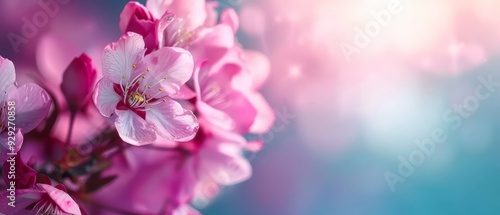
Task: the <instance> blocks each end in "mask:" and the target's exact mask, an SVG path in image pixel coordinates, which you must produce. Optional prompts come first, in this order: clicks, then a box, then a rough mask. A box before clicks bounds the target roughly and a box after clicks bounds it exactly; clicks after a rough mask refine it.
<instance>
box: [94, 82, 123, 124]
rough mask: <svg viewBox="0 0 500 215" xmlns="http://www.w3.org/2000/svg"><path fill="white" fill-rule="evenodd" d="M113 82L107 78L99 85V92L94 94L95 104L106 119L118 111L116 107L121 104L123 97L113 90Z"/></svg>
mask: <svg viewBox="0 0 500 215" xmlns="http://www.w3.org/2000/svg"><path fill="white" fill-rule="evenodd" d="M113 85H114V84H113V82H111V81H110V80H109V79H107V78H103V79H101V80H100V81H99V83H98V84H97V90H96V91H95V94H94V103H95V105H96V107H97V109H98V110H99V112H101V114H102V115H103V116H105V117H110V116H111V114H113V113H114V112H115V110H116V105H117V104H118V102H120V100H121V97H120V96H119V95H118V94H117V93H116V92H115V90H114V89H113Z"/></svg>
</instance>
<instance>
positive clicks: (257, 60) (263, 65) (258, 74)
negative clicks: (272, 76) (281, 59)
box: [243, 50, 271, 89]
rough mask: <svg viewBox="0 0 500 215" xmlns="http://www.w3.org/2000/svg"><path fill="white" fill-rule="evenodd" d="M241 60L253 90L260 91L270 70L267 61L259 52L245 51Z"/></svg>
mask: <svg viewBox="0 0 500 215" xmlns="http://www.w3.org/2000/svg"><path fill="white" fill-rule="evenodd" d="M243 60H244V61H245V66H246V69H247V70H248V72H249V73H250V74H251V78H252V87H253V89H260V88H261V87H262V86H263V85H264V83H265V82H266V80H267V78H268V77H269V72H270V69H271V64H270V62H269V59H268V58H267V57H266V56H265V55H264V54H262V53H260V52H256V51H249V50H245V51H244V53H243Z"/></svg>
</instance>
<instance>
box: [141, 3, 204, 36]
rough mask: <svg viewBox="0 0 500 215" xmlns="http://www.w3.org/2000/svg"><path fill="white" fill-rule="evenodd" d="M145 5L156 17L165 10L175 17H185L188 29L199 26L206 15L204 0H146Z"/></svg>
mask: <svg viewBox="0 0 500 215" xmlns="http://www.w3.org/2000/svg"><path fill="white" fill-rule="evenodd" d="M146 7H147V8H148V9H149V10H150V11H151V13H152V14H153V16H155V17H156V18H160V17H162V16H163V15H164V14H165V13H166V12H167V11H169V12H172V13H174V14H175V16H176V17H179V18H183V19H186V21H188V22H189V23H190V24H189V26H190V29H191V30H192V29H195V28H197V27H200V26H202V25H203V23H204V22H205V19H206V17H207V14H206V11H205V0H182V1H178V0H177V1H172V0H148V1H147V2H146Z"/></svg>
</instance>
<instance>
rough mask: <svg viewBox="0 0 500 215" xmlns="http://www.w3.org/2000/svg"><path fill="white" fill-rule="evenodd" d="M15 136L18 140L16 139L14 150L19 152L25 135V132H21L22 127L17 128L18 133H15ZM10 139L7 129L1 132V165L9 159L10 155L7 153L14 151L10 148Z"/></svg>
mask: <svg viewBox="0 0 500 215" xmlns="http://www.w3.org/2000/svg"><path fill="white" fill-rule="evenodd" d="M15 138H16V141H15V143H14V144H15V145H14V148H15V151H14V152H18V151H19V150H20V149H21V147H22V145H23V140H24V137H23V134H22V133H21V130H20V129H17V131H16V135H15ZM8 139H9V133H8V132H7V131H5V132H2V133H0V145H1V147H0V165H1V164H3V162H4V161H6V160H7V159H9V157H11V156H9V155H7V154H8V153H11V152H12V151H11V150H10V147H9V145H8V142H9V141H8Z"/></svg>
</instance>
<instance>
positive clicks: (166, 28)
mask: <svg viewBox="0 0 500 215" xmlns="http://www.w3.org/2000/svg"><path fill="white" fill-rule="evenodd" d="M174 20H175V14H173V13H171V12H167V13H165V14H164V15H163V16H162V17H161V18H160V19H158V21H157V22H156V24H155V30H156V33H157V35H156V37H157V38H158V42H159V46H160V47H162V46H170V45H171V41H167V40H168V38H169V36H170V35H172V34H174V32H173V28H171V27H170V26H171V24H172V21H174ZM176 30H178V29H176Z"/></svg>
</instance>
